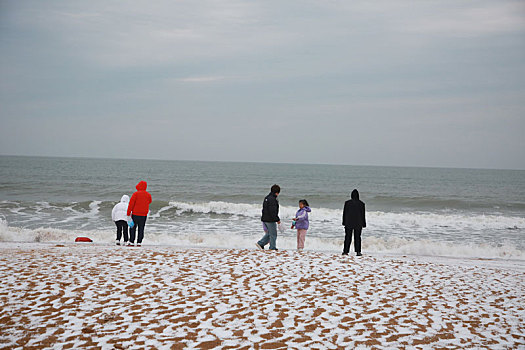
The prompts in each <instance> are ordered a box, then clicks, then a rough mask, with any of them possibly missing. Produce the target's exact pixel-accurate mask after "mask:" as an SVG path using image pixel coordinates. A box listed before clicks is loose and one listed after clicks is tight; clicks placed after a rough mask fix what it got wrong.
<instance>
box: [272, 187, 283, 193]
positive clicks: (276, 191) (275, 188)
mask: <svg viewBox="0 0 525 350" xmlns="http://www.w3.org/2000/svg"><path fill="white" fill-rule="evenodd" d="M270 191H271V192H272V193H281V187H279V185H273V186H272V188H271V190H270Z"/></svg>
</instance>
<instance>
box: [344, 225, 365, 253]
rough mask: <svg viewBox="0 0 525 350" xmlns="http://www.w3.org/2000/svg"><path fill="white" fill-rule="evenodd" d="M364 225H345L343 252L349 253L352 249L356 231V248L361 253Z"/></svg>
mask: <svg viewBox="0 0 525 350" xmlns="http://www.w3.org/2000/svg"><path fill="white" fill-rule="evenodd" d="M362 230H363V228H362V227H358V228H351V227H346V226H345V246H344V248H343V253H345V254H348V252H349V251H350V244H351V243H352V232H353V233H354V248H355V252H356V253H361V231H362Z"/></svg>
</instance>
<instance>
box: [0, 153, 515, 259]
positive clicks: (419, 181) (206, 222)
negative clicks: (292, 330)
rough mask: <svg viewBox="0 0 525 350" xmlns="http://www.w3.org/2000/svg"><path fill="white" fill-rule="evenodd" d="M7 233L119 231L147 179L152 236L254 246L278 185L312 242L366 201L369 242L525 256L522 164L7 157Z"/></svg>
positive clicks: (323, 240)
mask: <svg viewBox="0 0 525 350" xmlns="http://www.w3.org/2000/svg"><path fill="white" fill-rule="evenodd" d="M0 178H1V180H0V240H3V241H32V242H34V241H40V242H42V241H49V242H63V241H66V242H67V241H72V240H74V238H75V237H76V236H79V235H88V236H91V237H92V238H94V239H95V241H98V242H104V243H106V242H107V243H110V242H112V241H113V240H114V239H115V234H114V231H115V225H114V223H113V222H112V221H111V209H112V208H113V206H114V205H115V204H116V203H117V202H118V201H119V200H120V197H121V196H122V195H123V194H127V195H129V196H131V195H132V194H133V192H134V191H135V185H136V184H137V183H138V182H139V181H140V180H145V181H147V182H148V191H149V192H150V193H151V194H152V196H153V203H152V205H151V207H150V209H151V210H150V214H149V216H148V220H147V225H146V236H145V237H146V238H145V241H144V243H146V244H148V243H149V244H174V245H190V246H205V247H222V248H228V247H237V248H252V247H253V244H254V239H255V238H259V236H260V235H261V234H262V227H261V224H260V216H261V206H262V200H263V198H264V197H265V196H266V195H267V194H268V193H269V189H270V186H271V185H273V184H274V183H276V184H279V185H280V186H281V195H280V196H279V201H280V205H281V211H280V217H281V219H282V221H283V223H284V226H285V227H288V229H287V230H286V231H285V232H284V233H282V234H280V235H279V239H278V246H279V242H281V247H282V246H283V245H284V248H292V247H293V242H294V235H295V231H292V230H290V229H289V226H290V224H291V219H292V218H293V216H294V214H295V211H296V210H297V206H298V201H299V200H300V199H307V200H308V202H309V203H310V206H311V208H312V213H311V214H310V222H311V226H310V230H309V231H308V236H307V241H306V248H307V249H311V250H328V251H332V250H333V251H338V250H340V249H341V247H342V242H343V239H344V229H343V227H342V226H341V219H342V208H343V205H344V201H345V200H347V199H348V198H349V196H350V192H351V191H352V190H353V189H354V188H357V189H358V190H359V191H360V194H361V199H362V200H363V201H364V202H365V203H366V209H367V228H366V229H364V231H363V251H364V252H369V253H374V252H386V253H398V254H425V255H445V256H447V255H448V256H466V257H499V258H510V259H520V260H522V259H525V243H524V239H523V238H524V234H525V171H521V170H480V169H439V168H401V167H374V166H346V165H306V164H265V163H229V162H192V161H161V160H129V159H128V160H122V159H84V158H45V157H10V156H0Z"/></svg>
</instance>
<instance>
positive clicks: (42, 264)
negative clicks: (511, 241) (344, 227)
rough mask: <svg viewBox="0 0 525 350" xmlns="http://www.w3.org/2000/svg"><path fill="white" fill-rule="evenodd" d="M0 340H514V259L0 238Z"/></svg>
mask: <svg viewBox="0 0 525 350" xmlns="http://www.w3.org/2000/svg"><path fill="white" fill-rule="evenodd" d="M0 278H1V280H2V284H1V285H0V300H1V302H2V305H3V308H2V313H1V316H0V347H7V348H17V347H20V348H22V347H24V348H28V347H35V348H42V347H56V348H86V347H87V348H96V347H100V348H103V349H112V348H121V349H127V348H213V347H217V348H228V347H232V348H241V347H245V348H285V347H286V348H321V349H322V348H326V349H335V348H353V347H363V348H366V347H369V348H399V347H404V348H437V347H452V348H467V347H487V348H503V347H509V348H518V347H520V346H525V308H524V307H525V306H524V300H525V274H524V269H523V265H522V263H521V262H517V263H516V264H515V265H512V264H508V265H506V264H500V265H498V264H491V263H490V261H489V262H488V261H487V260H460V259H458V260H452V259H432V258H418V257H404V256H398V257H392V256H390V257H389V256H364V257H362V258H356V257H342V256H340V255H336V254H328V253H320V252H295V251H279V252H269V251H256V250H242V249H230V250H226V249H223V250H219V249H195V248H192V249H191V248H188V249H182V248H175V247H151V246H146V247H143V248H124V247H113V246H103V245H91V244H88V245H74V244H37V243H6V244H4V246H3V247H2V248H0Z"/></svg>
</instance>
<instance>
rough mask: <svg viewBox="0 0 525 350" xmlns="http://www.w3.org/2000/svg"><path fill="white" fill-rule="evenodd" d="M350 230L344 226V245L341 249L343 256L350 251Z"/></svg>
mask: <svg viewBox="0 0 525 350" xmlns="http://www.w3.org/2000/svg"><path fill="white" fill-rule="evenodd" d="M352 230H353V229H352V228H350V227H346V226H345V245H344V248H343V254H348V252H349V251H350V244H351V243H352Z"/></svg>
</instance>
